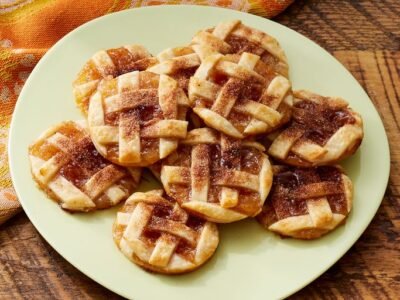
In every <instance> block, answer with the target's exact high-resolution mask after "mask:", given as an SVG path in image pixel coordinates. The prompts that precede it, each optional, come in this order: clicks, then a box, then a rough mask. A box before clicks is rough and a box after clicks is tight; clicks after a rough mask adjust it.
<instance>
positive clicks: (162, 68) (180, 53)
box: [147, 47, 201, 91]
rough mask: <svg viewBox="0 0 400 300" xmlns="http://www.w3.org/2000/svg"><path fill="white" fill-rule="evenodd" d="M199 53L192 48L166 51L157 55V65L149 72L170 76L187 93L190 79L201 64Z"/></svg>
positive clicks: (177, 48) (149, 69) (176, 48)
mask: <svg viewBox="0 0 400 300" xmlns="http://www.w3.org/2000/svg"><path fill="white" fill-rule="evenodd" d="M198 53H199V51H197V53H196V51H195V49H193V48H192V47H175V48H168V49H165V50H163V51H162V52H160V53H159V54H158V55H157V64H154V65H153V66H151V67H150V68H148V69H147V71H149V72H153V73H156V74H160V75H161V74H165V75H168V76H170V77H172V78H173V79H175V80H176V81H177V82H178V85H179V87H180V88H182V89H183V90H185V91H187V88H188V84H189V79H190V77H191V76H193V74H194V72H195V71H196V70H197V68H198V67H199V66H200V63H201V60H200V57H199V54H198Z"/></svg>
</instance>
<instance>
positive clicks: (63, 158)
mask: <svg viewBox="0 0 400 300" xmlns="http://www.w3.org/2000/svg"><path fill="white" fill-rule="evenodd" d="M29 159H30V164H31V171H32V175H33V178H34V179H35V181H36V182H37V183H38V185H39V187H40V188H41V189H42V190H43V191H45V192H46V194H47V195H48V196H49V197H50V198H52V199H54V200H55V201H57V202H58V203H59V204H60V206H61V207H62V208H63V209H65V210H68V211H85V212H87V211H92V210H97V209H103V208H108V207H111V206H114V205H116V204H118V203H119V202H121V201H123V200H125V199H126V198H128V196H129V195H130V194H131V193H132V192H133V190H134V189H135V188H136V187H137V186H138V184H139V180H140V174H141V171H140V168H129V169H126V168H123V167H120V166H116V165H114V164H112V163H110V162H108V161H106V160H105V159H104V158H103V157H102V156H101V155H100V154H99V153H98V152H97V150H96V149H95V147H94V146H93V143H92V142H91V140H90V137H89V134H88V132H87V129H86V127H85V123H84V122H74V121H67V122H63V123H60V124H58V125H56V126H53V127H51V128H50V129H48V130H47V131H45V132H44V133H43V134H42V135H41V136H40V137H39V138H38V139H37V140H36V141H35V142H34V143H33V144H32V145H31V146H30V148H29Z"/></svg>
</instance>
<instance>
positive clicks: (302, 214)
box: [257, 166, 353, 239]
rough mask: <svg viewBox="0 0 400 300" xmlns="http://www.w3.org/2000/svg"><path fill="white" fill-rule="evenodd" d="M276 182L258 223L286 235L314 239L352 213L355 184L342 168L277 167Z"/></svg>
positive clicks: (275, 168)
mask: <svg viewBox="0 0 400 300" xmlns="http://www.w3.org/2000/svg"><path fill="white" fill-rule="evenodd" d="M273 169H274V182H273V185H272V189H271V192H270V194H269V196H268V199H267V200H266V201H265V203H264V206H263V210H262V213H261V214H260V215H258V216H257V219H258V221H259V222H260V223H261V224H262V225H263V226H264V227H265V228H267V229H269V230H271V231H274V232H276V233H278V234H280V235H283V236H290V237H294V238H298V239H315V238H318V237H320V236H321V235H324V234H326V233H328V232H329V231H331V230H333V229H335V228H336V227H337V226H338V225H340V224H342V223H343V222H344V220H345V219H346V217H347V215H348V214H349V213H350V210H351V207H352V199H353V185H352V183H351V181H350V179H349V178H348V177H347V176H346V175H345V174H344V173H343V171H342V169H341V167H340V166H321V167H313V168H298V167H288V166H274V167H273Z"/></svg>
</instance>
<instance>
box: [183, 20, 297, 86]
mask: <svg viewBox="0 0 400 300" xmlns="http://www.w3.org/2000/svg"><path fill="white" fill-rule="evenodd" d="M191 45H201V46H206V47H210V48H212V49H213V50H214V51H217V52H220V53H222V54H242V53H244V52H248V53H252V54H255V55H257V56H260V58H261V61H263V62H264V63H265V64H267V65H268V66H270V68H272V69H273V70H274V72H276V74H280V75H282V76H284V77H286V78H288V76H289V74H288V73H289V72H288V69H289V67H288V63H287V59H286V55H285V53H284V51H283V49H282V48H281V46H280V45H279V43H278V41H277V40H276V39H275V38H273V37H272V36H270V35H268V34H267V33H265V32H263V31H261V30H258V29H255V28H252V27H249V26H246V25H244V24H243V23H241V21H239V20H233V21H226V22H221V23H219V24H218V25H217V26H216V27H214V28H211V29H205V30H201V31H199V32H198V33H197V34H196V35H195V36H194V37H193V39H192V43H191Z"/></svg>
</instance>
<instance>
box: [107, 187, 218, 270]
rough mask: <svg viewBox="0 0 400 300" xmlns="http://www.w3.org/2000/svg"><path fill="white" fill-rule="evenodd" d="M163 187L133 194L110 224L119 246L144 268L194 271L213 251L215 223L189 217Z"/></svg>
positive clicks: (215, 238) (216, 231)
mask: <svg viewBox="0 0 400 300" xmlns="http://www.w3.org/2000/svg"><path fill="white" fill-rule="evenodd" d="M162 195H163V191H162V190H153V191H150V192H147V193H134V194H133V195H132V196H130V197H129V199H128V200H127V201H126V203H125V205H124V206H123V207H122V208H121V210H120V211H119V212H118V215H117V219H116V221H115V223H114V227H113V236H114V241H115V243H116V244H117V246H118V248H119V249H120V250H121V251H122V253H124V255H125V256H127V257H128V258H129V259H130V260H132V261H133V262H134V263H136V264H138V265H139V266H141V267H143V268H144V269H146V270H149V271H153V272H158V273H165V274H177V273H186V272H189V271H193V270H195V269H197V268H198V267H200V266H201V265H203V264H204V263H205V262H206V261H207V260H208V259H209V258H210V257H211V256H212V255H213V254H214V252H215V250H216V248H217V246H218V242H219V237H218V229H217V226H216V225H215V224H214V223H211V222H206V221H203V220H201V219H199V218H197V217H193V216H190V215H189V214H188V213H187V212H186V211H185V210H183V209H182V208H180V207H179V205H178V204H177V203H176V202H174V201H173V200H171V198H169V197H167V196H164V197H163V196H162Z"/></svg>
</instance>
